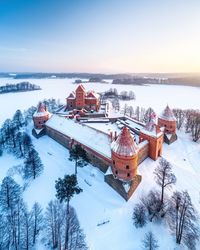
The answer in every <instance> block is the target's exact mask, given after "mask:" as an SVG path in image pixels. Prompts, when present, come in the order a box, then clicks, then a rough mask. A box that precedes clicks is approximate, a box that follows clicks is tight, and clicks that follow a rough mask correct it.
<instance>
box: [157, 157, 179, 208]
mask: <svg viewBox="0 0 200 250" xmlns="http://www.w3.org/2000/svg"><path fill="white" fill-rule="evenodd" d="M154 174H155V180H156V183H157V184H158V185H159V186H160V187H161V198H160V203H161V208H162V205H163V203H164V191H165V189H166V188H170V187H171V185H172V184H175V183H176V177H175V175H174V174H173V173H172V166H171V165H170V163H169V162H168V161H166V160H165V159H164V158H161V159H160V161H159V165H158V166H157V168H156V169H155V171H154Z"/></svg>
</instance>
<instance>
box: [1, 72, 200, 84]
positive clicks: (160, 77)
mask: <svg viewBox="0 0 200 250" xmlns="http://www.w3.org/2000/svg"><path fill="white" fill-rule="evenodd" d="M0 78H7V79H19V80H23V79H49V80H51V79H76V80H75V83H77V84H78V83H86V84H87V83H93V82H94V83H106V82H105V81H106V80H113V81H114V82H113V85H115V84H120V85H126V86H127V85H132V86H134V85H135V86H143V85H149V84H156V85H161V86H162V85H171V86H173V85H176V86H191V87H200V74H156V73H155V74H95V73H94V74H92V73H16V74H11V73H0ZM82 79H83V80H82ZM87 79H89V80H87ZM78 80H80V82H78ZM81 80H82V81H81ZM92 80H94V81H92ZM97 80H99V81H97ZM76 81H77V82H76Z"/></svg>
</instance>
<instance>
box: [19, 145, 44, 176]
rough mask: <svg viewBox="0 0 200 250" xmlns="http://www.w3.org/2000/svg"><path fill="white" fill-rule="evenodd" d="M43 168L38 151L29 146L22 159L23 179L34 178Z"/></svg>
mask: <svg viewBox="0 0 200 250" xmlns="http://www.w3.org/2000/svg"><path fill="white" fill-rule="evenodd" d="M43 168H44V166H43V164H42V162H41V159H40V157H39V155H38V152H37V151H36V150H35V149H34V148H31V149H30V150H29V152H28V154H27V156H26V158H25V161H24V179H32V178H33V179H35V178H36V177H38V176H39V175H40V174H41V172H42V171H43Z"/></svg>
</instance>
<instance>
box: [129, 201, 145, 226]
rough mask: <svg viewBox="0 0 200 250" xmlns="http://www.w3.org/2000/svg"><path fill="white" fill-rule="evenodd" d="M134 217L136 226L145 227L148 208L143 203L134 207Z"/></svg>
mask: <svg viewBox="0 0 200 250" xmlns="http://www.w3.org/2000/svg"><path fill="white" fill-rule="evenodd" d="M132 219H133V223H134V225H135V227H143V226H144V225H145V224H146V220H147V216H146V208H145V206H144V205H143V204H142V203H139V204H136V206H135V207H134V210H133V217H132Z"/></svg>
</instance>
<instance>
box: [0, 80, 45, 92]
mask: <svg viewBox="0 0 200 250" xmlns="http://www.w3.org/2000/svg"><path fill="white" fill-rule="evenodd" d="M32 90H41V88H40V86H38V85H36V84H31V83H30V82H20V83H17V84H6V85H3V86H0V94H4V93H10V92H24V91H32Z"/></svg>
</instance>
